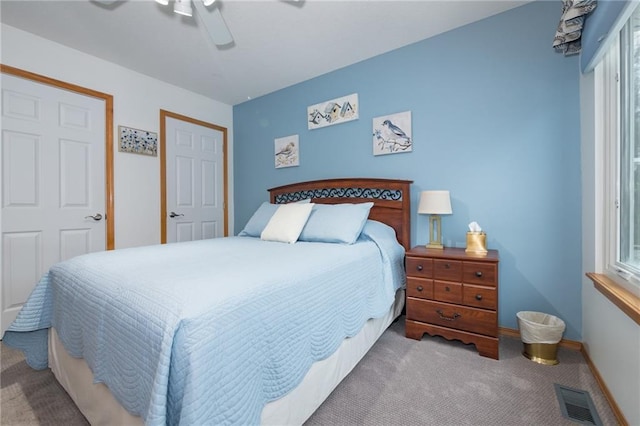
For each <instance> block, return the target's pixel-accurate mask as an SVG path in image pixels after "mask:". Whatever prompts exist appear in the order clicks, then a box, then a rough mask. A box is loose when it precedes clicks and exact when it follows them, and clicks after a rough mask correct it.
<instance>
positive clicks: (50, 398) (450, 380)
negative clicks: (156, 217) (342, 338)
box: [0, 317, 616, 426]
mask: <svg viewBox="0 0 640 426" xmlns="http://www.w3.org/2000/svg"><path fill="white" fill-rule="evenodd" d="M521 352H522V343H521V342H520V341H519V340H518V339H513V338H508V337H501V339H500V360H499V361H495V360H492V359H487V358H483V357H480V356H478V354H477V352H476V351H475V347H474V346H473V345H464V344H462V343H460V342H456V341H451V342H450V341H447V340H445V339H442V338H439V337H428V336H425V337H424V338H423V339H422V340H421V341H415V340H411V339H407V338H405V337H404V317H402V320H400V321H397V322H395V323H394V324H393V325H392V326H391V327H390V328H389V329H388V330H387V331H386V332H385V333H384V334H383V336H382V337H381V338H380V340H379V341H378V342H377V343H376V345H375V346H374V347H373V348H372V349H371V351H370V352H369V353H368V354H367V355H366V356H365V358H364V359H363V360H362V362H361V363H360V364H359V365H358V366H356V368H355V369H354V370H353V371H352V372H351V374H350V375H349V376H348V377H347V378H345V380H344V381H343V382H342V383H341V384H340V385H339V386H338V388H336V390H335V391H334V392H333V393H332V394H331V396H330V397H329V398H328V399H327V401H325V403H324V404H323V405H322V406H321V407H320V408H319V409H318V410H317V411H316V412H315V413H314V415H313V416H312V417H311V418H310V419H309V420H308V421H307V423H306V425H307V426H312V425H325V426H326V425H367V426H368V425H381V426H383V425H384V426H387V425H403V426H405V425H406V426H409V425H487V426H488V425H491V426H495V425H539V426H543V425H554V426H555V425H575V424H576V423H574V422H571V421H569V420H567V419H565V418H563V417H562V414H561V412H560V408H559V405H558V401H557V398H556V395H555V391H554V387H553V384H554V383H559V384H561V385H565V386H569V387H573V388H578V389H583V390H586V391H588V392H589V393H590V395H591V398H592V399H593V401H594V403H595V406H596V408H597V410H598V414H599V416H600V418H601V419H602V422H603V424H604V425H615V424H616V420H615V417H614V416H613V413H612V411H611V409H610V407H609V405H608V404H607V402H606V400H605V399H604V396H603V395H602V392H601V391H600V389H599V388H598V385H597V384H596V382H595V380H594V378H593V375H592V374H591V372H590V371H589V368H588V366H587V365H586V363H585V360H584V358H583V356H582V354H580V353H579V352H577V351H571V350H568V349H564V348H560V349H559V353H558V359H559V360H560V364H558V365H555V366H546V365H540V364H536V363H534V362H532V361H529V360H528V359H526V358H525V357H524V356H522V354H521ZM0 356H1V358H0V359H1V363H2V365H1V376H0V382H1V391H0V399H1V407H0V408H1V415H0V424H2V425H11V426H13V425H65V426H76V425H86V424H87V422H86V420H85V419H84V417H83V416H82V414H81V413H80V412H79V411H78V410H77V409H76V407H75V406H74V405H73V403H72V402H71V399H70V398H69V397H68V395H67V394H66V393H65V392H64V390H63V389H62V387H60V385H58V383H57V382H56V381H55V379H54V378H53V374H52V373H51V371H49V370H46V371H34V370H32V369H31V368H29V367H28V366H27V365H26V363H25V362H24V358H23V356H22V354H21V353H20V352H18V351H14V350H12V349H10V348H7V347H5V346H4V345H1V354H0Z"/></svg>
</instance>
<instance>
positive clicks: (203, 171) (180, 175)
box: [166, 117, 224, 242]
mask: <svg viewBox="0 0 640 426" xmlns="http://www.w3.org/2000/svg"><path fill="white" fill-rule="evenodd" d="M223 143H224V134H223V133H222V132H221V131H219V130H215V129H211V128H209V127H205V126H200V125H198V124H194V123H190V122H187V121H183V120H178V119H176V118H173V117H167V119H166V151H167V152H166V170H167V174H166V175H167V182H166V191H167V214H168V217H167V242H180V241H192V240H201V239H207V238H216V237H222V236H224V192H223V191H224V188H223V185H224V176H223V173H224V170H223V161H224V157H223V156H224V153H223ZM172 213H174V214H172Z"/></svg>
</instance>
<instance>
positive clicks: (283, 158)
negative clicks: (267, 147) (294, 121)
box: [274, 135, 300, 169]
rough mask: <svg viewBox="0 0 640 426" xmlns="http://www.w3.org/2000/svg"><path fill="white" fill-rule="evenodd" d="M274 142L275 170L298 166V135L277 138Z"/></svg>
mask: <svg viewBox="0 0 640 426" xmlns="http://www.w3.org/2000/svg"><path fill="white" fill-rule="evenodd" d="M274 142H275V143H274V146H275V160H276V169H279V168H282V167H293V166H298V165H300V149H299V146H298V142H299V141H298V135H291V136H285V137H283V138H278V139H275V140H274Z"/></svg>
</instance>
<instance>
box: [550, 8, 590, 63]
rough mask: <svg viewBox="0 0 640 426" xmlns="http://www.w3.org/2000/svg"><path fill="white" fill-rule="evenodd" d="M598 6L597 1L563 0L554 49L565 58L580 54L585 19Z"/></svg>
mask: <svg viewBox="0 0 640 426" xmlns="http://www.w3.org/2000/svg"><path fill="white" fill-rule="evenodd" d="M596 6H597V1H596V0H563V1H562V17H561V18H560V23H559V24H558V30H557V31H556V36H555V37H554V39H553V47H554V49H556V51H557V52H562V53H564V54H565V56H568V55H575V54H577V53H580V50H581V49H582V43H581V41H580V39H581V37H582V25H583V23H584V18H585V17H586V16H587V15H588V14H589V13H591V12H592V11H593V9H595V8H596Z"/></svg>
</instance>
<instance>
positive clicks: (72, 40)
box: [0, 0, 530, 105]
mask: <svg viewBox="0 0 640 426" xmlns="http://www.w3.org/2000/svg"><path fill="white" fill-rule="evenodd" d="M193 1H200V0H193ZM529 1H530V0H529ZM527 2H528V1H508V0H495V1H484V0H470V1H459V0H449V1H434V0H429V1H398V0H396V1H371V0H370V1H365V0H360V1H344V0H343V1H330V0H301V1H297V2H295V1H281V0H263V1H243V0H217V1H216V3H214V7H218V8H220V11H221V12H222V15H223V17H224V20H225V21H226V23H227V26H228V27H229V30H230V31H231V34H232V35H233V38H234V44H233V45H230V46H226V47H216V46H214V45H213V44H212V43H211V42H210V41H209V40H208V38H207V37H206V33H204V32H203V30H202V28H201V24H199V22H198V20H197V19H195V17H193V18H188V17H182V16H180V15H177V14H175V13H173V8H172V6H171V5H169V6H162V5H160V4H158V3H156V2H154V1H152V0H119V1H116V2H115V3H113V4H111V5H104V4H99V3H97V2H94V1H89V0H75V1H57V0H48V1H33V0H19V1H17V0H1V2H0V18H1V21H2V22H3V23H4V24H7V25H10V26H13V27H16V28H19V29H22V30H24V31H28V32H30V33H33V34H36V35H39V36H41V37H44V38H47V39H49V40H53V41H56V42H58V43H61V44H64V45H66V46H69V47H72V48H74V49H77V50H80V51H82V52H85V53H88V54H91V55H94V56H97V57H99V58H102V59H105V60H107V61H110V62H115V63H117V64H120V65H122V66H124V67H126V68H129V69H132V70H135V71H138V72H140V73H142V74H145V75H148V76H151V77H154V78H157V79H159V80H162V81H165V82H168V83H171V84H174V85H176V86H180V87H183V88H185V89H188V90H191V91H193V92H197V93H200V94H203V95H205V96H207V97H209V98H212V99H216V100H218V101H221V102H224V103H226V104H229V105H235V104H238V103H241V102H244V101H246V100H247V99H251V98H256V97H258V96H261V95H265V94H267V93H271V92H273V91H276V90H278V89H282V88H284V87H287V86H290V85H292V84H296V83H299V82H302V81H305V80H308V79H310V78H313V77H317V76H319V75H322V74H325V73H327V72H329V71H333V70H336V69H339V68H342V67H345V66H348V65H351V64H354V63H356V62H359V61H362V60H364V59H367V58H370V57H373V56H376V55H379V54H381V53H384V52H388V51H390V50H393V49H396V48H399V47H401V46H406V45H408V44H411V43H413V42H416V41H419V40H423V39H425V38H428V37H431V36H433V35H436V34H439V33H442V32H445V31H448V30H451V29H453V28H456V27H459V26H462V25H465V24H468V23H471V22H473V21H477V20H480V19H483V18H486V17H489V16H491V15H495V14H497V13H500V12H503V11H505V10H508V9H511V8H513V7H517V6H520V5H522V4H524V3H527ZM194 10H195V9H194ZM203 19H207V17H206V16H205V17H204V18H203Z"/></svg>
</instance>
